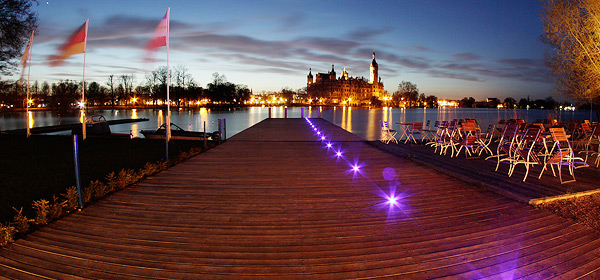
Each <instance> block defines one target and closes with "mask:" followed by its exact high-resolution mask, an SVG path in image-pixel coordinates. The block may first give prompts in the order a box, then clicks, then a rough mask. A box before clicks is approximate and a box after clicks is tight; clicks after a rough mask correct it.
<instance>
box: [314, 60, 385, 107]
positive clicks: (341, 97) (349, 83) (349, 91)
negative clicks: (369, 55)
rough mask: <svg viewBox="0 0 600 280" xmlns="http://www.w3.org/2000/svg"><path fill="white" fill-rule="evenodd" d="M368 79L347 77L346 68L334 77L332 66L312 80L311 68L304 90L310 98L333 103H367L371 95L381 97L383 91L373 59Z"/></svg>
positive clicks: (377, 68) (375, 62) (377, 67)
mask: <svg viewBox="0 0 600 280" xmlns="http://www.w3.org/2000/svg"><path fill="white" fill-rule="evenodd" d="M370 74H371V75H370V76H371V77H370V80H366V79H365V78H354V77H349V76H348V72H346V68H344V71H343V72H342V74H341V76H340V77H339V78H336V73H335V69H334V66H333V65H331V71H329V72H328V73H318V74H317V77H316V80H313V75H312V68H311V69H309V71H308V76H307V83H306V92H307V94H308V97H309V98H310V99H311V100H315V101H316V100H319V102H325V103H333V104H338V103H339V104H354V105H362V104H365V105H368V104H370V103H369V102H370V101H371V98H372V97H376V98H378V99H380V100H381V99H382V98H383V97H384V94H385V91H384V89H383V83H382V82H381V78H380V77H379V66H378V65H377V61H375V52H373V61H371V67H370Z"/></svg>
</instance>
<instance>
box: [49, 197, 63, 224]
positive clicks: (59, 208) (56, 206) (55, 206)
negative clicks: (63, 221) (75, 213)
mask: <svg viewBox="0 0 600 280" xmlns="http://www.w3.org/2000/svg"><path fill="white" fill-rule="evenodd" d="M66 205H67V202H66V201H58V197H56V196H54V195H53V196H52V205H50V219H53V220H56V219H58V218H60V216H61V215H62V213H63V208H65V207H66Z"/></svg>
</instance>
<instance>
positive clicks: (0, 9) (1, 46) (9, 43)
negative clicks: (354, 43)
mask: <svg viewBox="0 0 600 280" xmlns="http://www.w3.org/2000/svg"><path fill="white" fill-rule="evenodd" d="M33 3H37V2H36V1H30V0H0V74H2V75H10V74H12V73H14V72H15V71H16V69H17V67H16V66H17V62H16V61H14V60H15V59H16V58H19V57H20V56H21V54H22V53H21V49H22V48H23V47H24V46H25V44H27V40H28V39H29V35H30V34H31V30H33V29H35V28H37V20H38V18H37V15H36V13H35V12H33V11H32V10H31V6H32V4H33Z"/></svg>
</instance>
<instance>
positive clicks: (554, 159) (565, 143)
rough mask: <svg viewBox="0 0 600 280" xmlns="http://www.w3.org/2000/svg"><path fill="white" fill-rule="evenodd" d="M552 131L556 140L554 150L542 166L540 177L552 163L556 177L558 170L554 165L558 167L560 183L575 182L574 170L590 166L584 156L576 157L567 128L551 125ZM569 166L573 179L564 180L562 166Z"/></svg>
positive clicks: (553, 138) (553, 173)
mask: <svg viewBox="0 0 600 280" xmlns="http://www.w3.org/2000/svg"><path fill="white" fill-rule="evenodd" d="M550 133H551V134H552V140H553V141H554V145H553V147H552V150H551V151H550V157H549V158H548V159H547V160H546V162H545V163H544V167H543V168H542V172H540V176H539V178H542V175H543V174H544V171H545V170H546V169H547V166H548V165H550V167H551V169H552V175H554V177H556V172H555V171H554V166H555V165H556V166H557V167H558V177H559V178H560V183H561V184H564V183H569V182H575V180H576V179H575V172H574V170H575V169H576V168H579V167H586V166H589V165H588V164H587V163H585V161H584V160H583V158H580V157H575V153H574V152H573V148H572V147H571V143H570V142H569V138H568V137H567V133H566V132H565V129H564V128H562V127H558V128H555V127H551V128H550ZM563 166H567V167H568V168H569V173H570V174H571V176H572V177H573V179H572V180H569V181H563V178H562V167H563Z"/></svg>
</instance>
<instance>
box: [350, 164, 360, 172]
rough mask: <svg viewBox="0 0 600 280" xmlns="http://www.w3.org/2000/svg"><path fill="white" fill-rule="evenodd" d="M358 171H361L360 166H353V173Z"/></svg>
mask: <svg viewBox="0 0 600 280" xmlns="http://www.w3.org/2000/svg"><path fill="white" fill-rule="evenodd" d="M358 170H359V167H358V164H355V165H353V166H352V171H354V172H358Z"/></svg>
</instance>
